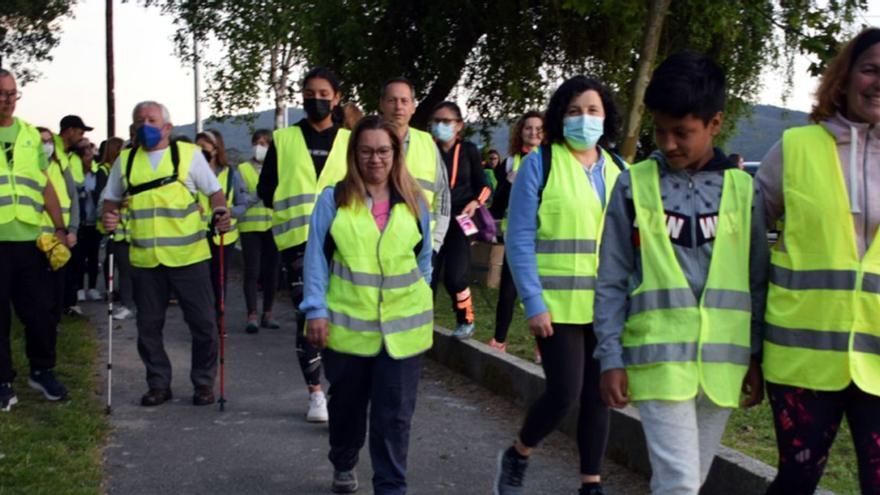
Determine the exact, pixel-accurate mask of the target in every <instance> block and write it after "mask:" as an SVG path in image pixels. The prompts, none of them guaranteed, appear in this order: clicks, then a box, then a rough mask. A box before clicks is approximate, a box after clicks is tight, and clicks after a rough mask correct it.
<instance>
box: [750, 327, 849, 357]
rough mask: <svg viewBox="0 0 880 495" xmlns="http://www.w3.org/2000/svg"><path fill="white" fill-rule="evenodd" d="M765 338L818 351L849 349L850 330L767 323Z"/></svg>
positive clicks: (783, 344)
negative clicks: (838, 330)
mask: <svg viewBox="0 0 880 495" xmlns="http://www.w3.org/2000/svg"><path fill="white" fill-rule="evenodd" d="M764 339H765V340H766V341H767V342H772V343H774V344H776V345H782V346H786V347H801V348H804V349H815V350H818V351H847V350H849V333H848V332H832V331H828V330H807V329H803V328H785V327H779V326H776V325H773V324H771V323H766V325H765V327H764Z"/></svg>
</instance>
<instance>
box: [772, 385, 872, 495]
mask: <svg viewBox="0 0 880 495" xmlns="http://www.w3.org/2000/svg"><path fill="white" fill-rule="evenodd" d="M767 393H768V396H769V398H770V406H771V407H772V408H773V422H774V425H775V427H776V443H777V447H778V449H779V474H777V475H776V479H775V480H774V481H773V483H772V484H771V485H770V488H769V489H768V490H767V495H777V494H778V495H783V494H784V495H801V494H804V495H809V494H812V493H813V492H814V491H815V490H816V486H817V485H818V484H819V479H820V478H821V477H822V472H823V471H824V470H825V464H826V463H827V462H828V451H829V450H830V449H831V444H832V443H834V437H835V436H836V435H837V430H838V428H839V427H840V421H841V420H842V419H843V415H844V414H846V420H847V422H848V423H849V427H850V431H851V432H852V437H853V443H854V446H855V451H856V457H857V459H858V468H859V485H860V487H861V492H862V494H870V495H880V397H877V396H875V395H871V394H868V393H866V392H864V391H862V390H861V389H859V388H858V387H857V386H856V385H855V384H854V383H851V384H850V385H849V387H847V388H845V389H843V390H840V391H837V392H822V391H817V390H810V389H804V388H798V387H790V386H787V385H779V384H775V383H769V382H768V383H767Z"/></svg>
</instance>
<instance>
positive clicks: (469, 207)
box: [461, 200, 480, 217]
mask: <svg viewBox="0 0 880 495" xmlns="http://www.w3.org/2000/svg"><path fill="white" fill-rule="evenodd" d="M479 207H480V203H479V201H476V200H473V201H471V202H470V203H468V204H466V205H465V206H464V209H463V210H461V212H462V214H464V215H467V216H469V217H473V216H474V213H476V212H477V208H479Z"/></svg>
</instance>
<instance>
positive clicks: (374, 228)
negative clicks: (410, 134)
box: [300, 116, 434, 493]
mask: <svg viewBox="0 0 880 495" xmlns="http://www.w3.org/2000/svg"><path fill="white" fill-rule="evenodd" d="M347 161H348V171H347V173H346V175H345V178H343V179H342V181H340V182H339V183H337V184H336V186H335V187H328V188H327V189H325V190H324V191H323V192H322V193H321V195H320V197H319V198H318V201H317V202H316V203H315V209H314V211H313V212H312V217H311V219H310V226H311V227H310V230H309V239H308V241H307V242H306V256H305V270H304V283H305V286H304V293H305V294H304V297H303V303H302V305H300V310H301V311H303V312H304V313H305V315H306V320H307V336H308V339H309V341H310V342H311V344H312V345H314V346H316V347H318V348H320V349H323V351H322V355H323V359H324V366H325V373H326V376H327V379H328V380H329V381H330V394H329V395H330V400H329V404H328V409H329V413H330V415H329V416H330V455H329V457H330V462H331V463H332V464H333V469H334V474H333V483H332V489H333V492H335V493H352V492H354V491H355V490H357V478H356V476H355V472H354V468H355V465H356V464H357V458H358V451H359V450H360V448H361V446H362V445H363V444H364V440H365V439H366V434H367V424H366V423H367V408H368V407H369V410H370V413H369V432H370V458H371V460H372V465H373V473H374V474H373V489H374V492H375V493H405V491H406V456H407V450H408V447H409V430H410V421H411V420H412V415H413V411H414V410H415V403H416V392H417V389H418V382H419V373H420V369H421V359H422V354H423V353H424V352H425V351H426V350H428V349H429V348H430V347H431V343H432V339H433V319H434V312H433V297H432V294H431V288H430V278H431V229H430V214H429V212H428V206H427V202H426V201H425V198H424V197H423V196H422V193H421V188H420V186H419V184H418V183H417V182H416V181H415V179H413V177H412V176H411V175H410V173H409V172H408V171H407V167H406V163H405V162H404V152H403V146H402V143H401V141H400V138H399V137H398V136H397V133H396V132H395V130H394V128H393V127H391V125H390V124H388V123H386V122H384V121H383V120H382V119H381V118H380V117H378V116H370V117H366V118H364V119H362V120H361V121H360V122H359V123H358V124H357V126H356V127H355V129H354V131H353V132H352V136H351V140H350V141H349V146H348V156H347Z"/></svg>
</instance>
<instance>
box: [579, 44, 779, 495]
mask: <svg viewBox="0 0 880 495" xmlns="http://www.w3.org/2000/svg"><path fill="white" fill-rule="evenodd" d="M724 92H725V85H724V71H723V70H722V69H721V68H720V67H719V66H718V65H717V64H716V63H715V62H714V61H712V60H711V59H710V58H709V57H707V56H705V55H702V54H699V53H695V52H681V53H678V54H675V55H672V56H670V57H669V58H668V59H667V60H666V61H664V62H663V63H662V64H661V65H660V66H659V67H658V68H657V70H656V71H655V72H654V74H653V76H652V78H651V82H650V84H649V85H648V89H647V91H646V93H645V105H646V106H647V108H648V110H649V111H650V112H651V114H652V116H653V120H654V139H655V142H656V143H657V147H658V149H657V151H655V152H654V153H652V154H651V155H650V156H649V157H648V159H647V160H645V161H643V162H641V163H638V164H636V165H633V166H632V168H630V170H628V171H624V172H623V173H621V175H620V177H619V178H618V180H617V183H616V185H615V186H614V190H613V192H612V195H611V200H610V202H609V204H608V209H607V212H606V217H605V229H604V232H603V236H602V249H601V250H600V251H599V255H600V261H599V272H598V273H599V277H598V283H597V288H596V300H595V306H596V308H597V311H596V316H595V331H596V337H597V340H598V345H597V347H596V351H595V354H594V355H595V357H596V358H597V359H599V361H600V364H601V371H602V377H601V383H600V388H601V393H602V398H603V400H605V402H606V403H607V404H608V405H609V406H611V407H616V408H622V407H624V406H626V405H627V404H628V403H629V402H630V401H632V402H633V403H634V405H635V406H636V407H638V409H639V415H640V417H641V420H642V427H643V428H644V431H645V437H646V439H647V444H648V453H649V456H650V460H651V468H652V470H653V475H652V478H651V492H652V493H653V494H655V495H657V494H676V495H680V494H694V495H696V494H697V493H698V492H699V489H700V486H701V485H702V483H703V481H705V478H706V475H707V474H708V472H709V467H710V466H711V464H712V458H713V457H714V455H715V451H716V449H717V448H718V445H719V443H720V441H721V436H722V434H723V433H724V428H725V425H726V424H727V419H728V417H729V415H730V412H731V409H732V408H734V407H737V406H739V405H742V406H744V407H750V406H753V405H755V404H757V403H759V402H760V401H761V399H762V398H763V380H762V376H761V368H760V359H759V354H760V350H761V348H760V346H761V329H762V321H763V320H762V317H763V307H764V298H765V295H766V278H767V263H768V249H767V242H766V240H765V237H764V214H763V211H762V203H761V201H760V200H754V196H755V193H754V189H753V187H752V179H751V177H750V176H749V175H748V174H746V173H745V172H742V171H740V170H739V169H737V167H736V166H735V165H734V164H733V163H731V162H730V160H729V159H728V158H727V156H726V155H725V154H724V153H723V152H722V151H721V150H720V149H718V148H714V147H713V144H712V142H713V139H714V137H715V136H717V135H718V133H719V131H720V130H721V125H722V121H723V111H724V100H725V94H724ZM741 393H743V394H745V396H744V397H740V394H741Z"/></svg>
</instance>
